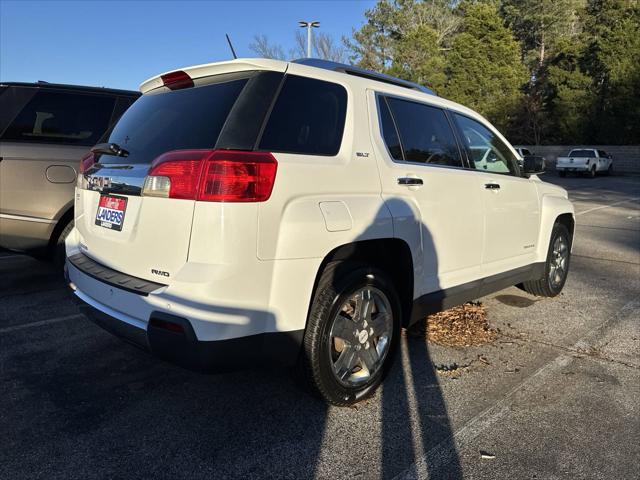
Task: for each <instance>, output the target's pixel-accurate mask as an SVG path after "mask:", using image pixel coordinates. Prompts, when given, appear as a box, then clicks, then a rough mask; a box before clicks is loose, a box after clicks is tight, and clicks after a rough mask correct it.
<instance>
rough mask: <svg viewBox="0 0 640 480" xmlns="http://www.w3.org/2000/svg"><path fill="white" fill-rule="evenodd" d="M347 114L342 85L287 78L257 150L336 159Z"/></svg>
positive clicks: (345, 98)
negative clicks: (331, 156)
mask: <svg viewBox="0 0 640 480" xmlns="http://www.w3.org/2000/svg"><path fill="white" fill-rule="evenodd" d="M346 111H347V91H346V90H345V89H344V87H342V86H341V85H338V84H336V83H331V82H325V81H322V80H315V79H313V78H307V77H299V76H296V75H287V77H286V79H285V81H284V85H283V86H282V90H281V91H280V95H279V96H278V99H277V100H276V103H275V105H274V107H273V111H272V112H271V115H270V117H269V120H268V122H267V125H266V127H265V129H264V133H263V135H262V139H261V141H260V149H261V150H267V151H270V152H283V153H301V154H308V155H336V154H337V153H338V151H339V150H340V145H341V143H342V134H343V131H344V122H345V115H346Z"/></svg>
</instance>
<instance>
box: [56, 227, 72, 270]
mask: <svg viewBox="0 0 640 480" xmlns="http://www.w3.org/2000/svg"><path fill="white" fill-rule="evenodd" d="M71 230H73V220H70V221H69V222H68V223H67V224H66V225H65V226H64V228H63V229H62V231H61V232H60V235H58V238H57V239H56V243H55V244H53V247H52V251H51V260H52V261H53V264H54V265H55V267H56V268H60V269H62V268H63V267H64V262H65V259H66V257H67V252H66V250H65V247H64V241H65V240H66V238H67V236H69V234H70V233H71Z"/></svg>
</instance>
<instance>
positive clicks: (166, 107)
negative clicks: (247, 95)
mask: <svg viewBox="0 0 640 480" xmlns="http://www.w3.org/2000/svg"><path fill="white" fill-rule="evenodd" d="M236 78H237V77H236ZM247 80H248V79H247V78H242V79H235V80H231V81H223V82H218V83H214V84H209V85H204V86H201V87H194V88H186V89H183V90H175V91H170V92H161V93H156V94H154V93H151V94H147V95H143V96H141V97H140V98H139V99H138V100H136V101H135V103H134V104H133V105H132V106H131V107H130V108H129V109H128V110H127V111H126V112H125V113H124V115H123V116H122V118H120V121H119V122H118V123H117V124H116V125H115V127H114V128H113V130H112V131H111V133H110V134H108V135H106V136H105V137H106V138H105V139H103V141H104V142H109V143H116V144H118V145H119V146H120V147H121V148H123V149H125V150H126V151H128V152H129V155H128V156H127V157H126V159H125V158H123V157H117V156H114V155H104V154H103V155H101V156H100V158H99V162H100V163H103V164H109V163H127V164H139V163H151V162H152V161H153V160H154V159H155V158H156V157H158V156H159V155H160V154H162V153H165V152H168V151H171V150H178V149H190V148H194V149H201V148H213V147H214V146H215V144H216V141H217V139H218V136H219V135H220V131H221V130H222V126H223V125H224V123H225V121H226V119H227V116H228V115H229V112H230V111H231V108H232V107H233V105H234V103H235V101H236V99H237V98H238V96H239V95H240V92H241V91H242V89H243V87H244V86H245V84H246V83H247Z"/></svg>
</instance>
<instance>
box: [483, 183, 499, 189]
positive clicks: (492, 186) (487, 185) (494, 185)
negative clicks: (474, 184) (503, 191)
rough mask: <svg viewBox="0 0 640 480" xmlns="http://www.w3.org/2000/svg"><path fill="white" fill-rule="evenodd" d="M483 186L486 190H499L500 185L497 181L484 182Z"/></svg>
mask: <svg viewBox="0 0 640 480" xmlns="http://www.w3.org/2000/svg"><path fill="white" fill-rule="evenodd" d="M484 188H486V189H487V190H500V185H499V184H497V183H485V184H484Z"/></svg>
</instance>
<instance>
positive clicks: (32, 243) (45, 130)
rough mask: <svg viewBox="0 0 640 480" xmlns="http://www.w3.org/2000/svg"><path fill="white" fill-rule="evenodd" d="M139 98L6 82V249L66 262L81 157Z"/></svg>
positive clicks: (1, 197)
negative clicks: (65, 241)
mask: <svg viewBox="0 0 640 480" xmlns="http://www.w3.org/2000/svg"><path fill="white" fill-rule="evenodd" d="M139 95H140V94H139V93H138V92H133V91H126V90H113V89H107V88H95V87H82V86H73V85H56V84H49V83H45V82H38V83H1V84H0V247H5V248H10V249H14V250H21V251H26V252H30V253H34V254H40V255H50V256H52V257H53V258H54V259H56V260H58V261H60V262H62V261H63V260H64V249H63V243H64V238H65V236H66V235H67V234H68V233H69V231H70V230H71V228H72V226H73V192H74V188H75V184H76V177H77V171H78V164H79V162H80V159H81V158H82V156H83V155H84V154H85V153H86V152H87V150H88V148H89V147H90V146H91V145H95V144H96V142H97V141H98V140H99V139H100V137H102V135H103V134H104V133H105V131H106V130H107V129H108V128H109V126H110V125H112V124H113V123H114V122H115V121H116V120H117V119H118V118H119V117H120V115H122V113H123V112H124V111H125V110H126V109H127V108H128V107H129V105H131V104H132V103H133V102H134V101H135V99H136V98H138V97H139Z"/></svg>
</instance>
